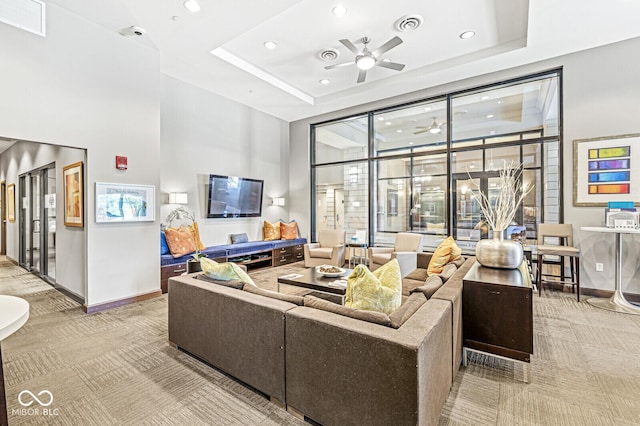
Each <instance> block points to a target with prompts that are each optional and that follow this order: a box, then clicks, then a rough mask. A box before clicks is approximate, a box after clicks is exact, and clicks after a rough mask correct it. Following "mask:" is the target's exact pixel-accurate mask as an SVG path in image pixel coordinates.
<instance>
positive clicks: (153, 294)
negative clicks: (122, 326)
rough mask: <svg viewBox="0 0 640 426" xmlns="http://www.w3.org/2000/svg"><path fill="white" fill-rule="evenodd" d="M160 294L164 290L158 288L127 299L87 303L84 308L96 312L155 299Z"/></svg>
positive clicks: (86, 310) (91, 312) (92, 312)
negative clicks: (88, 304)
mask: <svg viewBox="0 0 640 426" xmlns="http://www.w3.org/2000/svg"><path fill="white" fill-rule="evenodd" d="M160 296H162V291H160V290H156V291H152V292H151V293H147V294H141V295H139V296H134V297H128V298H126V299H120V300H114V301H112V302H106V303H100V304H97V305H91V306H87V305H85V306H84V307H83V309H84V311H85V312H86V313H87V314H94V313H96V312H101V311H105V310H107V309H113V308H117V307H119V306H124V305H128V304H130V303H136V302H142V301H143V300H148V299H153V298H154V297H160Z"/></svg>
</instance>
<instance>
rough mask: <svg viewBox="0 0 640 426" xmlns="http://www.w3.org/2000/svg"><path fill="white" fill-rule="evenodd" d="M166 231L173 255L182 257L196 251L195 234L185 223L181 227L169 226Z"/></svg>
mask: <svg viewBox="0 0 640 426" xmlns="http://www.w3.org/2000/svg"><path fill="white" fill-rule="evenodd" d="M164 233H165V235H166V237H167V245H168V246H169V250H170V251H171V255H172V256H173V257H181V256H184V255H185V254H189V253H193V252H194V251H196V244H195V241H194V240H193V235H192V234H191V232H190V231H189V230H188V229H187V228H186V227H185V226H184V225H183V226H181V227H180V228H167V229H165V230H164Z"/></svg>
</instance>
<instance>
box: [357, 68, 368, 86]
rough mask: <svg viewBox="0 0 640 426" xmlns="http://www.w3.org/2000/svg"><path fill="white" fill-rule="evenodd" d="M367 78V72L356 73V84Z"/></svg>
mask: <svg viewBox="0 0 640 426" xmlns="http://www.w3.org/2000/svg"><path fill="white" fill-rule="evenodd" d="M365 78H367V70H360V72H359V73H358V83H362V82H363V81H364V80H365Z"/></svg>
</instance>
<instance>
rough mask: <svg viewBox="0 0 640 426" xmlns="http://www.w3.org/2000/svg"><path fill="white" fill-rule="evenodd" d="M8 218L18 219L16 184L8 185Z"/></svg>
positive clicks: (13, 220)
mask: <svg viewBox="0 0 640 426" xmlns="http://www.w3.org/2000/svg"><path fill="white" fill-rule="evenodd" d="M6 196H7V220H8V221H9V222H15V221H16V184H15V183H12V184H9V185H7V194H6Z"/></svg>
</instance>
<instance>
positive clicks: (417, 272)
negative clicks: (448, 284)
mask: <svg viewBox="0 0 640 426" xmlns="http://www.w3.org/2000/svg"><path fill="white" fill-rule="evenodd" d="M404 278H405V279H409V280H415V281H425V280H426V279H427V270H426V269H422V268H416V269H414V270H413V271H411V272H409V273H408V274H407V275H406V276H405V277H404Z"/></svg>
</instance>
